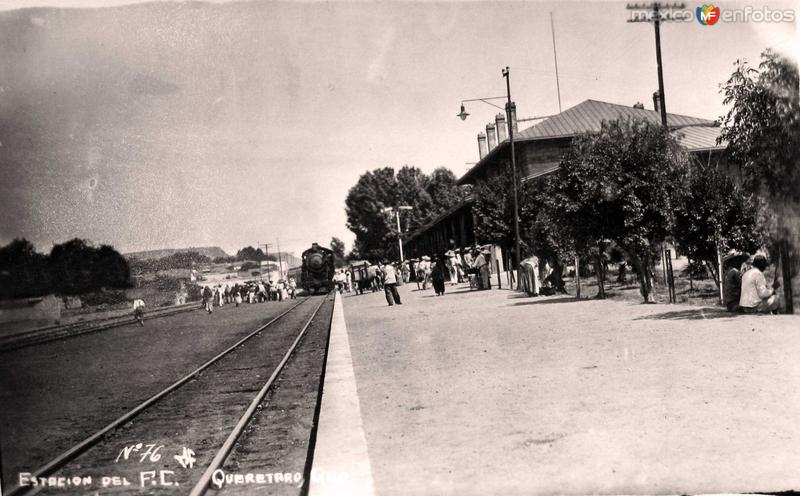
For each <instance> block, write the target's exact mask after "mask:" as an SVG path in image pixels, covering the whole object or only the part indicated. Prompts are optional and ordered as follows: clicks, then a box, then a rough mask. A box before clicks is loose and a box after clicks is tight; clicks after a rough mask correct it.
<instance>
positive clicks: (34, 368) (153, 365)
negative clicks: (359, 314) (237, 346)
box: [0, 301, 311, 487]
mask: <svg viewBox="0 0 800 496" xmlns="http://www.w3.org/2000/svg"><path fill="white" fill-rule="evenodd" d="M292 304H293V302H290V301H287V302H269V303H261V304H254V305H242V306H241V307H239V308H235V307H234V306H233V305H226V306H225V307H223V308H221V309H219V308H218V309H216V310H215V311H214V313H213V314H211V315H208V314H206V313H205V312H201V311H197V312H190V313H184V314H180V315H175V316H170V317H165V318H160V319H154V320H149V321H146V325H145V327H138V326H125V327H119V328H114V329H109V330H106V331H102V332H98V333H93V334H88V335H82V336H78V337H74V338H68V339H64V340H60V341H56V342H50V343H45V344H41V345H37V346H33V347H29V348H23V349H20V350H15V351H10V352H4V353H2V354H1V355H0V377H2V393H1V394H2V401H0V432H1V433H2V434H0V435H1V436H2V438H0V443H2V444H1V445H2V463H3V483H4V486H6V487H8V486H10V485H12V484H16V482H17V474H18V472H20V471H30V470H33V469H35V468H37V467H38V466H39V465H40V464H41V463H42V462H44V461H46V460H49V459H50V458H52V457H54V456H56V455H57V454H59V453H61V452H62V451H64V450H65V449H67V448H68V447H69V446H71V445H72V444H74V443H75V442H77V441H80V440H82V439H83V438H85V437H86V436H87V435H88V434H89V433H91V432H93V431H94V430H96V429H98V428H99V427H102V426H103V425H105V424H106V423H108V422H110V421H111V420H113V419H114V418H116V417H118V416H119V415H121V414H122V413H124V412H125V411H127V410H128V409H130V408H131V407H133V406H134V405H136V404H138V403H139V402H141V401H142V400H144V399H146V398H148V397H149V396H151V395H152V394H154V393H156V392H158V391H159V390H161V389H162V388H163V387H165V386H167V385H169V384H170V383H172V382H174V381H175V380H177V379H179V378H180V377H182V376H183V375H185V374H186V373H188V372H189V371H191V370H193V369H194V368H196V367H197V366H199V365H200V364H201V363H203V362H204V361H206V360H208V359H210V358H211V357H213V356H214V355H216V354H217V353H219V352H220V351H222V350H223V349H225V348H226V347H228V346H230V345H231V344H233V343H234V342H236V341H237V340H238V339H240V338H241V337H243V336H244V335H246V334H247V333H249V332H250V331H252V330H253V329H255V328H256V327H258V326H259V325H262V324H264V323H266V322H267V321H269V320H270V319H271V318H272V317H274V316H276V315H277V314H279V313H280V312H282V311H284V310H286V309H288V308H289V306H290V305H292ZM305 305H309V306H310V305H311V302H306V303H305ZM134 422H135V421H134ZM140 441H142V442H146V439H141V440H140Z"/></svg>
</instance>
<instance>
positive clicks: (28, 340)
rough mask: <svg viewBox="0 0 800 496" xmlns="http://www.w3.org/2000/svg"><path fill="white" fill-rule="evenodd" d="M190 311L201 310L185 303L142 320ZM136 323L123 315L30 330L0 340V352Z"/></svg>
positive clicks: (156, 312)
mask: <svg viewBox="0 0 800 496" xmlns="http://www.w3.org/2000/svg"><path fill="white" fill-rule="evenodd" d="M192 310H201V308H200V306H199V304H198V303H197V302H192V303H187V304H185V305H180V306H177V307H166V308H157V309H154V310H149V311H147V312H145V314H144V319H145V320H149V319H155V318H158V317H166V316H168V315H175V314H178V313H183V312H191V311H192ZM134 323H136V319H134V318H133V315H123V316H119V317H109V318H106V319H98V320H89V321H80V322H73V323H71V324H64V325H54V326H49V327H42V328H39V329H32V330H30V331H23V332H18V333H15V334H12V335H9V336H4V337H2V338H0V351H9V350H16V349H19V348H24V347H26V346H32V345H36V344H41V343H46V342H49V341H55V340H56V339H61V338H66V337H72V336H79V335H81V334H87V333H90V332H96V331H102V330H105V329H111V328H114V327H119V326H124V325H130V324H134Z"/></svg>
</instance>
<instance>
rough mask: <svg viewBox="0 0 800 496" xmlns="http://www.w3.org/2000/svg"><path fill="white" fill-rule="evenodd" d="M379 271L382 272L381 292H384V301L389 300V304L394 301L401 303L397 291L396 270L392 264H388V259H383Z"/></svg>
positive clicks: (392, 303)
mask: <svg viewBox="0 0 800 496" xmlns="http://www.w3.org/2000/svg"><path fill="white" fill-rule="evenodd" d="M381 271H382V272H383V292H384V293H385V294H386V301H387V302H389V306H392V305H394V304H395V303H397V304H398V305H402V304H403V302H401V301H400V294H399V293H398V292H397V270H396V269H395V268H394V265H392V264H390V263H389V261H388V260H384V261H383V267H381Z"/></svg>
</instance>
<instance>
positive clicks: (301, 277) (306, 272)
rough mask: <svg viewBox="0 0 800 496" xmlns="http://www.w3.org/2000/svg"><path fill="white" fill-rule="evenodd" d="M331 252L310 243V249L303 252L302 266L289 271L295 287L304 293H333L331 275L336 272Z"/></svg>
mask: <svg viewBox="0 0 800 496" xmlns="http://www.w3.org/2000/svg"><path fill="white" fill-rule="evenodd" d="M333 260H334V258H333V251H332V250H330V249H328V248H325V247H322V246H319V245H318V244H317V243H312V244H311V248H309V249H308V250H306V251H304V252H303V255H302V265H301V266H300V267H294V268H292V269H289V273H288V275H289V277H294V278H295V281H297V286H298V287H300V288H303V289H304V290H305V292H306V293H311V294H314V293H317V292H318V291H319V290H321V289H323V290H325V292H330V291H333V287H334V283H333V275H334V273H335V272H336V269H335V267H334V262H333Z"/></svg>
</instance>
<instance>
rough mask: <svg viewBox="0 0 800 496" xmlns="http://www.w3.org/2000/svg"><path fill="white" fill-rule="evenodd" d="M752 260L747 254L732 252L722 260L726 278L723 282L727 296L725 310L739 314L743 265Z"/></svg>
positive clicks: (723, 290) (723, 289)
mask: <svg viewBox="0 0 800 496" xmlns="http://www.w3.org/2000/svg"><path fill="white" fill-rule="evenodd" d="M748 258H750V255H748V254H747V253H742V252H740V251H736V250H731V251H730V252H728V254H727V255H725V256H724V257H723V258H722V267H723V270H725V271H726V272H725V278H724V279H723V281H722V293H723V294H724V295H725V301H724V303H725V308H727V309H728V311H729V312H739V311H741V310H740V308H739V299H740V298H741V296H742V273H741V270H740V268H741V265H742V264H743V263H744V262H745V261H746V260H747V259H748Z"/></svg>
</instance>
